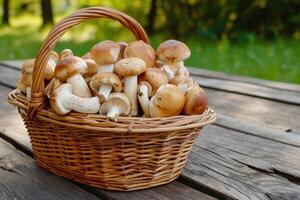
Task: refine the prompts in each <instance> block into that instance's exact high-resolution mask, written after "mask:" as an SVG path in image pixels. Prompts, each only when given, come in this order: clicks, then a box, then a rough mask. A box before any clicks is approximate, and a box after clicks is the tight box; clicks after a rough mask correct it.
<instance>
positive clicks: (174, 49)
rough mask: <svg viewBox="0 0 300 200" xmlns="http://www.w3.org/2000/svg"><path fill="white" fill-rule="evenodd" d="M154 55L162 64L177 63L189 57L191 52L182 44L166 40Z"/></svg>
mask: <svg viewBox="0 0 300 200" xmlns="http://www.w3.org/2000/svg"><path fill="white" fill-rule="evenodd" d="M156 55H157V57H158V58H159V59H160V60H161V61H163V62H166V63H177V62H180V61H183V60H185V59H187V58H188V57H190V55H191V51H190V49H189V48H188V46H187V45H186V44H184V43H183V42H180V41H178V40H167V41H164V42H163V43H161V44H160V45H159V47H158V49H157V52H156Z"/></svg>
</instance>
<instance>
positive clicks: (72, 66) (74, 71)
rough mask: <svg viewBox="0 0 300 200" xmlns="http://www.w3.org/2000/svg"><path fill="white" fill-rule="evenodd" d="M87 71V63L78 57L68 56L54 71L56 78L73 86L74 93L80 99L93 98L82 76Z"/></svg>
mask: <svg viewBox="0 0 300 200" xmlns="http://www.w3.org/2000/svg"><path fill="white" fill-rule="evenodd" d="M86 70H87V64H86V62H85V61H84V60H83V59H82V58H80V57H77V56H68V57H66V58H65V59H63V60H61V61H59V62H58V63H57V66H56V68H55V71H54V75H55V78H57V79H59V80H61V81H62V82H67V83H70V84H71V85H72V88H73V93H74V95H76V96H79V97H84V98H85V97H91V96H92V95H91V92H90V89H89V87H88V85H87V84H86V82H85V80H84V78H83V77H82V75H81V74H84V73H85V71H86Z"/></svg>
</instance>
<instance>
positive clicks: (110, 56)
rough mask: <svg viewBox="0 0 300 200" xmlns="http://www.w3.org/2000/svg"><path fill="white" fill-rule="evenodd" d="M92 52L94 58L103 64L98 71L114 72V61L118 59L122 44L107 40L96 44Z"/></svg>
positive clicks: (99, 63)
mask: <svg viewBox="0 0 300 200" xmlns="http://www.w3.org/2000/svg"><path fill="white" fill-rule="evenodd" d="M90 52H91V55H92V59H93V60H95V62H96V63H97V64H98V65H100V66H101V68H100V69H99V70H98V73H101V72H113V69H114V63H115V62H116V61H117V60H118V56H119V52H120V46H119V44H118V43H116V42H113V41H110V40H106V41H103V42H100V43H98V44H96V45H95V46H94V47H93V48H92V49H91V51H90Z"/></svg>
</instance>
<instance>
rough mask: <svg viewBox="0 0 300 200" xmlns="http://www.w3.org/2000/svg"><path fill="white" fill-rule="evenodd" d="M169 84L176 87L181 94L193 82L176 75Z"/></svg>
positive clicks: (183, 76) (181, 75) (185, 77)
mask: <svg viewBox="0 0 300 200" xmlns="http://www.w3.org/2000/svg"><path fill="white" fill-rule="evenodd" d="M170 84H173V85H177V86H178V87H179V88H180V89H181V90H182V91H183V92H186V91H187V89H188V87H190V86H191V85H192V84H193V80H192V79H190V78H189V77H188V76H185V75H183V74H179V75H176V76H175V77H174V78H173V79H172V80H171V81H170Z"/></svg>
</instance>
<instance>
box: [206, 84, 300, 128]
mask: <svg viewBox="0 0 300 200" xmlns="http://www.w3.org/2000/svg"><path fill="white" fill-rule="evenodd" d="M205 91H206V93H207V95H208V102H209V104H210V105H211V107H212V108H213V109H214V110H215V111H216V112H217V113H220V114H224V115H226V116H230V117H232V118H237V119H240V120H241V121H246V122H251V123H255V124H257V125H258V126H262V127H265V126H268V127H271V128H279V129H281V130H283V131H287V132H291V133H296V134H300V123H299V122H300V106H297V105H291V104H286V103H281V102H276V101H271V100H267V99H261V98H256V97H251V96H245V95H240V94H234V93H228V92H225V91H216V90H212V89H205ZM291 116H292V117H291Z"/></svg>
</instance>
